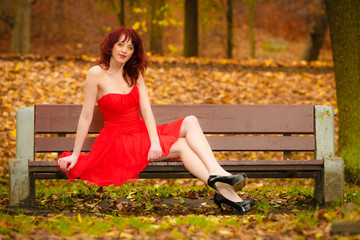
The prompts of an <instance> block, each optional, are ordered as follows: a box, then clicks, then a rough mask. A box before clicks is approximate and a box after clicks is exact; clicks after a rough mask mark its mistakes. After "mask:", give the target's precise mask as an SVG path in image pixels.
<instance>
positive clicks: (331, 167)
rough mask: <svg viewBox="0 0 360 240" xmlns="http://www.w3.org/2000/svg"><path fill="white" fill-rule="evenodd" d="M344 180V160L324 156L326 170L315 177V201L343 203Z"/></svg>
mask: <svg viewBox="0 0 360 240" xmlns="http://www.w3.org/2000/svg"><path fill="white" fill-rule="evenodd" d="M344 182H345V177H344V160H343V159H342V158H324V172H323V173H318V175H317V176H316V178H315V190H314V198H315V201H316V202H317V203H319V204H331V203H340V204H343V203H344Z"/></svg>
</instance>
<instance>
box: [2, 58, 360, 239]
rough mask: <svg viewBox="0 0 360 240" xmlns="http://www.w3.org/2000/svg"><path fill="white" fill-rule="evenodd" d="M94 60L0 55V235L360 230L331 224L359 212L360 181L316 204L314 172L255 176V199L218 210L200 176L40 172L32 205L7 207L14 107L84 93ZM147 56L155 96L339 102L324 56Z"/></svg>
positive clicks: (233, 235) (225, 235) (159, 99)
mask: <svg viewBox="0 0 360 240" xmlns="http://www.w3.org/2000/svg"><path fill="white" fill-rule="evenodd" d="M92 60H93V59H92V58H89V57H87V56H82V57H77V58H73V57H67V58H64V57H62V58H56V57H37V56H28V57H24V58H19V57H17V56H10V55H6V56H2V57H1V58H0V76H1V78H2V79H1V81H0V101H1V105H0V107H1V111H0V114H1V115H0V121H1V125H0V128H1V131H0V141H1V145H0V176H2V177H1V178H0V207H1V209H0V211H1V215H0V239H6V238H10V239H118V238H121V239H359V238H360V236H359V235H354V236H346V235H335V234H332V233H331V229H332V228H333V226H336V224H337V222H338V221H343V220H349V221H359V220H360V208H359V204H360V188H359V187H357V186H350V185H347V186H346V194H345V197H346V201H345V205H344V206H329V207H326V208H324V207H318V206H313V204H312V199H313V181H312V180H275V179H268V180H252V181H251V182H250V184H249V185H248V186H247V188H246V189H244V191H243V192H240V195H241V196H242V197H243V198H245V199H246V198H250V197H251V198H254V199H255V200H256V209H255V210H254V211H251V212H249V213H246V214H245V215H238V214H234V212H232V211H225V212H221V211H220V210H219V209H218V208H217V207H216V206H215V205H214V204H213V201H212V196H213V194H214V192H213V191H212V190H211V189H209V188H207V187H206V186H205V185H204V184H203V183H201V182H199V181H196V180H139V181H137V182H135V183H127V184H125V185H124V186H122V187H108V188H100V189H99V188H96V187H93V186H88V185H86V184H85V183H83V182H81V181H76V182H74V183H69V182H67V181H64V180H59V181H37V183H36V188H37V191H36V193H37V196H36V203H37V206H36V208H35V209H31V210H27V211H19V210H16V209H9V207H8V203H9V193H8V186H7V181H8V175H7V172H6V167H7V163H8V161H9V160H10V159H12V158H14V157H15V139H16V127H15V126H16V123H15V113H16V109H17V108H19V107H25V106H32V105H33V104H35V103H81V102H82V96H83V86H84V79H85V76H86V73H87V70H88V69H89V68H90V67H91V66H92V65H93V62H92ZM150 60H151V65H150V67H149V68H148V71H147V72H146V75H145V78H146V81H147V85H148V91H149V94H150V97H151V99H152V103H155V104H164V103H183V104H192V103H215V104H312V105H314V104H319V105H329V106H333V107H334V108H335V109H336V94H335V81H334V74H333V71H332V64H331V63H328V62H314V63H311V64H306V63H305V62H286V61H273V60H267V61H252V60H215V59H198V58H192V59H184V58H163V57H151V59H150ZM262 154H266V153H259V154H258V155H256V154H255V153H250V152H249V153H248V152H245V153H242V154H237V155H236V156H235V155H234V156H231V157H238V158H261V157H262V156H264V155H262ZM39 157H40V156H39ZM41 157H43V158H47V159H54V157H55V156H54V155H51V154H48V155H42V156H41ZM217 157H218V158H219V159H221V158H223V157H224V156H223V155H221V154H220V155H218V156H217ZM275 157H276V156H275ZM299 157H301V158H303V157H305V158H306V157H310V158H311V156H308V155H300V156H299ZM295 158H296V156H295Z"/></svg>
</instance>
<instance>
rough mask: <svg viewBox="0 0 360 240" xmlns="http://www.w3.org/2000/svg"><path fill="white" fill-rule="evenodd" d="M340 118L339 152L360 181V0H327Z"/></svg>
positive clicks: (349, 176)
mask: <svg viewBox="0 0 360 240" xmlns="http://www.w3.org/2000/svg"><path fill="white" fill-rule="evenodd" d="M326 9H327V14H328V18H329V28H330V37H331V45H332V51H333V59H334V72H335V81H336V95H337V105H338V109H339V112H338V118H339V156H340V157H342V158H344V161H345V173H346V177H347V180H350V181H351V182H357V183H360V177H359V176H360V111H359V106H360V97H359V93H360V45H359V42H360V1H359V0H342V1H338V0H326Z"/></svg>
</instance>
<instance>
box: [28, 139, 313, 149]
mask: <svg viewBox="0 0 360 240" xmlns="http://www.w3.org/2000/svg"><path fill="white" fill-rule="evenodd" d="M95 139H96V138H95V137H88V138H87V139H86V141H85V143H84V146H83V149H82V150H83V151H85V152H89V151H90V149H91V146H92V145H93V143H94V141H95ZM207 139H208V141H209V143H210V146H211V148H212V149H213V151H305V152H311V151H314V149H315V143H314V137H296V136H285V137H282V136H207ZM74 142H75V138H74V137H67V138H57V137H47V138H46V137H38V138H36V141H35V151H36V152H59V151H67V150H71V151H72V149H73V147H74Z"/></svg>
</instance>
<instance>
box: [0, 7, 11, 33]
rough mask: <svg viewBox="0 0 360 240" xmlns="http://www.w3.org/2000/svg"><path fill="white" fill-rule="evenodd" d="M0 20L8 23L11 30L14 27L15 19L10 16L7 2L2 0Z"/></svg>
mask: <svg viewBox="0 0 360 240" xmlns="http://www.w3.org/2000/svg"><path fill="white" fill-rule="evenodd" d="M0 20H2V21H3V22H5V23H6V25H8V26H9V27H10V28H11V29H12V28H13V26H14V17H13V16H10V14H9V11H8V6H7V3H6V0H0Z"/></svg>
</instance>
